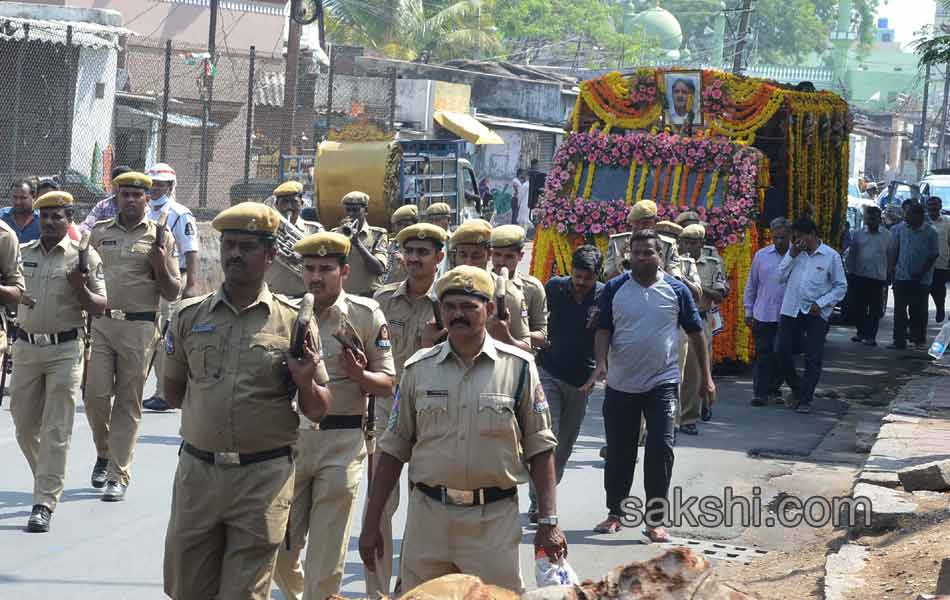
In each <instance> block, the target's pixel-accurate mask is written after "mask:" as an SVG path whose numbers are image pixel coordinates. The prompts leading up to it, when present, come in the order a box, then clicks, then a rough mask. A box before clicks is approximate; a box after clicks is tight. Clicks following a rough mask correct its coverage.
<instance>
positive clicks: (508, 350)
mask: <svg viewBox="0 0 950 600" xmlns="http://www.w3.org/2000/svg"><path fill="white" fill-rule="evenodd" d="M495 348H497V349H498V350H500V351H501V352H504V353H505V354H512V355H514V356H517V357H518V358H520V359H523V360H527V361H534V355H533V354H531V353H530V352H525V351H524V350H522V349H521V348H517V347H515V346H511V345H509V344H506V343H504V342H499V341H495Z"/></svg>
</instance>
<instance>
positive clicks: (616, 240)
mask: <svg viewBox="0 0 950 600" xmlns="http://www.w3.org/2000/svg"><path fill="white" fill-rule="evenodd" d="M632 237H633V234H632V233H617V234H614V235H612V236H610V239H609V240H608V243H607V258H606V259H605V260H604V273H607V274H608V275H610V274H611V273H618V274H619V273H622V272H623V271H626V270H628V269H629V268H630V267H629V266H628V265H627V264H626V263H627V261H628V260H629V259H630V238H632ZM657 237H658V238H659V239H660V259H661V262H660V268H661V269H663V270H664V271H665V272H667V273H669V274H670V275H672V276H673V277H682V276H683V273H682V271H681V270H680V264H679V252H678V251H677V250H676V240H674V239H673V238H671V237H669V236H666V235H663V234H662V233H660V234H657Z"/></svg>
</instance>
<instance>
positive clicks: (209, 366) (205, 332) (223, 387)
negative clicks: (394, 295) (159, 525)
mask: <svg viewBox="0 0 950 600" xmlns="http://www.w3.org/2000/svg"><path fill="white" fill-rule="evenodd" d="M278 224H279V216H278V214H277V212H276V211H275V210H274V209H273V208H270V207H268V206H265V205H264V204H261V203H258V202H244V203H241V204H238V205H236V206H233V207H231V208H228V209H226V210H224V211H222V212H221V213H219V214H218V216H217V217H215V218H214V220H213V221H212V222H211V226H212V227H214V228H215V229H216V230H218V231H220V232H221V268H222V270H223V271H224V283H223V284H222V286H221V287H220V288H218V289H217V291H215V292H214V293H212V294H208V295H205V296H200V297H197V298H192V299H190V300H185V301H183V302H182V306H181V308H179V310H178V313H177V314H176V315H175V316H174V317H173V319H172V324H171V326H170V327H169V329H168V332H167V333H166V335H165V354H166V356H167V359H168V362H167V365H166V369H165V393H166V394H167V395H168V402H169V404H171V405H172V406H173V407H175V408H181V437H182V440H183V442H182V446H181V449H180V451H179V458H178V469H177V471H176V472H175V483H174V491H173V494H172V506H171V516H170V517H169V519H168V531H167V533H166V535H165V593H166V594H167V595H168V596H170V597H171V598H173V599H174V600H205V599H207V598H222V599H223V598H234V599H236V600H264V599H265V598H269V597H270V587H271V578H272V574H273V570H274V561H275V560H276V558H277V547H278V545H280V543H281V542H283V541H284V539H285V537H286V532H287V519H288V515H289V513H290V503H291V499H292V498H293V488H294V461H293V458H292V453H293V450H292V446H293V444H294V443H295V442H296V441H297V428H298V427H299V423H300V421H299V418H298V412H299V413H302V414H303V415H305V416H306V417H307V418H308V419H310V420H311V422H316V421H319V420H320V419H321V418H323V415H324V414H326V412H327V409H328V407H329V406H330V393H329V390H328V389H327V388H326V387H325V386H326V384H327V381H328V377H327V372H326V369H325V368H324V364H323V362H322V361H321V360H320V335H319V332H318V330H317V326H316V323H314V322H313V321H312V320H311V322H310V326H309V333H308V334H307V336H306V338H305V342H304V346H303V348H304V349H303V353H302V356H301V357H300V358H295V357H293V356H290V354H289V353H288V350H289V348H290V339H291V336H292V333H291V332H292V331H293V330H294V329H295V323H296V321H297V317H298V307H297V305H296V304H295V303H294V302H292V301H291V300H289V299H288V298H286V297H284V296H282V295H280V294H274V293H272V292H271V291H270V289H269V288H268V287H267V284H266V283H265V281H264V274H265V272H266V271H267V268H268V267H270V265H271V264H273V262H274V259H275V257H276V255H277V248H276V246H275V237H274V236H275V233H276V231H277V227H278ZM295 395H296V405H295V404H294V396H295Z"/></svg>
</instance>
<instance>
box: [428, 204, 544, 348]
mask: <svg viewBox="0 0 950 600" xmlns="http://www.w3.org/2000/svg"><path fill="white" fill-rule="evenodd" d="M491 235H492V226H491V224H490V223H489V222H488V221H484V220H482V219H469V220H468V221H465V222H464V223H462V224H461V225H460V226H459V228H458V229H456V230H455V233H453V234H452V238H451V241H450V244H451V250H452V252H453V253H454V254H455V264H456V265H458V266H462V265H467V266H470V267H478V268H479V269H485V270H486V271H487V270H488V258H489V256H490V255H489V252H488V247H489V244H490V243H491ZM505 306H506V309H507V311H508V318H507V319H500V318H498V315H497V314H492V315H491V318H490V319H489V320H488V334H489V335H491V336H492V337H493V338H495V339H496V340H498V341H499V342H504V343H506V344H511V345H512V346H515V347H516V348H520V349H522V350H524V351H525V352H531V328H530V326H529V324H528V303H527V302H526V301H525V297H524V294H522V293H521V290H520V289H518V288H517V287H515V286H513V285H508V282H506V284H505ZM445 325H448V323H445Z"/></svg>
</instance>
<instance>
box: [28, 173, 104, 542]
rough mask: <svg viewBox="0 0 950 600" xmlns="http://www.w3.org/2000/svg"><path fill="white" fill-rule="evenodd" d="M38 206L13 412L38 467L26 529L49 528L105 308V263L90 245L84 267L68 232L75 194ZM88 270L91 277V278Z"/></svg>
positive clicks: (50, 196) (48, 197)
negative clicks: (92, 334) (89, 339)
mask: <svg viewBox="0 0 950 600" xmlns="http://www.w3.org/2000/svg"><path fill="white" fill-rule="evenodd" d="M33 207H34V208H35V209H36V210H38V211H39V213H40V232H41V233H40V238H39V239H36V240H33V241H32V242H29V243H27V244H24V245H23V248H22V250H21V252H22V260H23V274H24V276H25V280H26V291H25V292H24V293H23V295H22V296H21V299H20V303H21V304H22V306H20V309H19V312H18V313H17V319H18V323H19V327H18V329H17V339H18V340H19V342H20V343H19V344H17V351H16V354H14V356H13V365H14V368H15V369H16V377H14V378H13V382H12V385H11V390H10V396H11V406H10V411H11V412H12V413H13V423H14V425H15V426H16V437H17V441H18V442H19V443H20V449H21V450H22V451H23V455H24V456H25V457H26V460H27V462H28V463H29V464H30V470H31V471H32V472H33V511H32V514H31V515H30V519H29V521H28V522H27V531H31V532H46V531H49V528H50V519H52V517H53V511H54V510H56V504H57V502H58V501H59V497H60V495H61V494H62V493H63V479H64V477H65V473H66V454H67V452H68V451H69V440H70V437H71V436H72V432H73V416H74V415H75V414H76V402H77V401H78V400H79V385H80V380H81V379H82V357H83V344H82V341H83V330H84V325H85V318H84V316H83V311H84V310H85V311H88V312H89V313H90V314H94V315H99V314H102V311H103V310H104V309H105V307H106V296H105V294H106V286H105V279H104V275H103V273H102V264H101V263H100V261H99V255H98V254H97V253H96V251H95V250H91V249H90V250H89V251H88V255H87V258H86V261H85V265H84V267H85V272H83V271H80V269H79V265H78V257H79V244H78V243H77V242H74V241H72V240H70V239H69V236H68V235H67V234H66V232H67V230H68V228H69V224H70V223H72V217H73V197H72V196H71V195H70V194H69V193H67V192H59V191H54V192H49V193H46V194H44V195H42V196H40V197H39V198H38V199H37V200H36V202H35V203H34V204H33ZM87 273H88V275H87Z"/></svg>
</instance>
